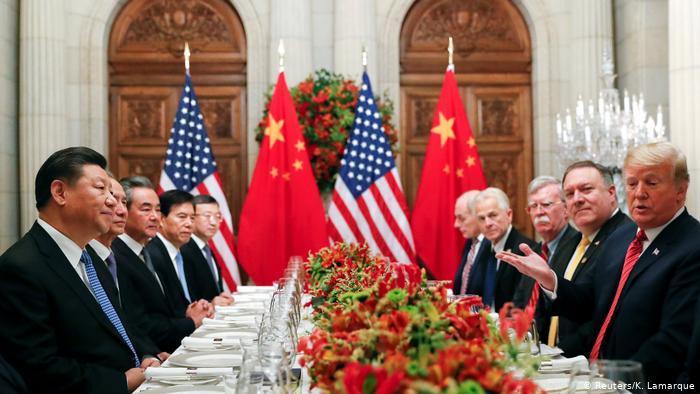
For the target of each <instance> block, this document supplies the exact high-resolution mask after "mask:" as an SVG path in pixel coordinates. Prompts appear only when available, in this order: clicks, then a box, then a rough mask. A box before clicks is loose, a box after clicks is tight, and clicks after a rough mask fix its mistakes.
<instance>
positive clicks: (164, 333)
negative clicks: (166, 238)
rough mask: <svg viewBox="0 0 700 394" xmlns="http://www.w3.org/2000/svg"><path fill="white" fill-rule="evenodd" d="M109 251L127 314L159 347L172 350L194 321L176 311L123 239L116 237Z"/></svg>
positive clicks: (189, 330) (188, 332) (167, 350)
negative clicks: (112, 255) (113, 258)
mask: <svg viewBox="0 0 700 394" xmlns="http://www.w3.org/2000/svg"><path fill="white" fill-rule="evenodd" d="M112 251H113V252H114V256H115V258H116V259H117V264H118V267H119V268H118V271H117V272H118V274H117V275H118V278H119V285H120V286H121V289H122V303H123V305H124V309H125V311H126V315H127V318H128V319H129V320H130V321H132V322H133V323H134V324H135V325H136V326H137V327H138V328H139V329H140V330H141V331H143V332H144V333H145V334H146V335H147V336H148V337H149V338H150V339H151V340H152V341H153V342H154V343H155V344H156V346H157V347H158V348H159V349H160V350H162V351H166V352H172V351H174V350H175V349H176V348H177V347H178V346H180V341H182V338H184V337H186V336H187V335H190V334H191V333H192V332H193V331H194V329H195V326H194V322H193V321H192V319H190V318H187V317H185V315H184V313H183V314H182V315H178V314H176V313H175V310H174V309H173V308H172V306H171V305H170V303H169V302H168V300H167V299H166V298H165V295H164V294H163V292H162V291H161V289H160V286H159V285H158V282H157V281H156V278H155V277H154V276H153V274H152V273H151V271H149V270H148V268H147V267H146V265H145V264H144V262H143V261H142V260H141V258H140V257H139V256H137V255H136V254H135V253H134V252H133V251H132V250H131V249H129V247H128V246H127V245H126V244H125V243H124V241H122V240H121V239H119V238H117V239H115V240H114V242H112Z"/></svg>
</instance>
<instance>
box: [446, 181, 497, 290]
mask: <svg viewBox="0 0 700 394" xmlns="http://www.w3.org/2000/svg"><path fill="white" fill-rule="evenodd" d="M478 195H479V191H478V190H470V191H468V192H464V193H463V194H462V195H461V196H459V197H458V198H457V201H455V224H454V226H455V228H456V229H457V230H459V232H460V233H461V234H462V236H463V237H464V239H466V240H467V241H466V242H465V243H464V249H463V251H462V258H461V259H460V261H459V266H458V267H457V271H456V272H455V279H454V281H453V282H452V283H453V289H452V292H453V293H454V294H466V293H467V286H468V285H469V274H470V273H471V270H472V267H473V266H474V262H475V261H476V260H477V259H478V258H479V256H480V253H481V252H482V251H483V250H486V249H489V248H491V242H489V241H488V240H485V239H484V235H483V234H481V232H480V231H479V222H478V221H477V219H476V215H475V214H474V203H475V202H476V196H478Z"/></svg>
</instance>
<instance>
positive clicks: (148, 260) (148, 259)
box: [139, 248, 165, 294]
mask: <svg viewBox="0 0 700 394" xmlns="http://www.w3.org/2000/svg"><path fill="white" fill-rule="evenodd" d="M139 257H140V258H141V260H142V261H143V262H144V263H145V264H146V268H148V270H149V271H151V274H153V276H154V277H155V278H156V282H157V283H158V287H160V292H161V293H163V294H165V291H164V290H163V284H162V283H160V278H159V277H158V274H157V273H156V269H155V267H153V261H151V255H150V254H148V251H146V248H143V249H141V254H140V255H139Z"/></svg>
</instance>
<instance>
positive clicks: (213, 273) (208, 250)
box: [202, 245, 219, 288]
mask: <svg viewBox="0 0 700 394" xmlns="http://www.w3.org/2000/svg"><path fill="white" fill-rule="evenodd" d="M202 250H203V251H204V255H205V256H206V258H207V263H208V264H209V269H210V270H211V276H213V277H214V283H216V284H217V288H218V287H219V285H218V283H219V276H218V275H217V272H216V263H215V262H214V256H212V254H211V248H209V245H204V247H203V248H202Z"/></svg>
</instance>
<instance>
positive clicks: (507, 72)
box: [400, 0, 533, 234]
mask: <svg viewBox="0 0 700 394" xmlns="http://www.w3.org/2000/svg"><path fill="white" fill-rule="evenodd" d="M449 36H452V37H453V39H454V41H455V50H456V52H455V56H454V62H455V71H456V77H457V83H458V84H459V90H460V93H461V96H462V101H463V102H464V104H465V105H466V111H467V116H468V117H469V121H470V123H471V126H472V129H473V131H474V133H475V135H476V142H477V147H478V149H479V154H480V156H481V160H482V165H483V168H484V171H485V172H486V179H487V181H488V184H489V185H490V186H495V187H499V188H501V189H503V190H504V191H505V192H506V193H507V194H508V196H509V197H510V199H511V206H512V208H513V223H514V225H515V227H517V228H518V229H520V230H524V231H525V232H527V233H530V234H532V229H531V225H530V222H529V219H528V217H527V214H526V212H525V205H526V201H525V195H526V193H527V192H526V189H527V184H528V182H529V181H530V180H531V179H532V174H533V160H532V148H533V147H532V99H531V89H532V88H531V86H532V82H531V65H532V57H531V45H530V34H529V33H528V29H527V25H526V23H525V21H524V20H523V17H522V15H521V14H520V12H519V11H518V9H517V8H516V7H515V6H514V5H513V4H512V3H511V2H510V1H508V0H439V1H434V0H418V1H416V2H415V3H414V4H413V5H412V6H411V9H410V10H409V11H408V13H407V15H406V18H405V19H404V23H403V26H402V29H401V36H400V65H401V76H400V83H401V127H400V130H401V131H402V133H401V136H400V146H401V152H400V153H401V157H402V160H401V176H402V182H403V184H404V187H405V190H406V194H407V199H408V201H409V205H410V206H412V205H413V201H414V198H415V195H416V191H417V190H418V183H419V182H420V176H421V170H422V166H423V158H424V155H425V149H426V145H427V142H428V136H429V132H430V127H431V123H432V119H433V112H434V110H435V105H436V103H437V99H438V96H439V94H440V88H441V84H442V79H443V76H444V72H445V68H446V66H447V50H446V48H447V38H448V37H449Z"/></svg>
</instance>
